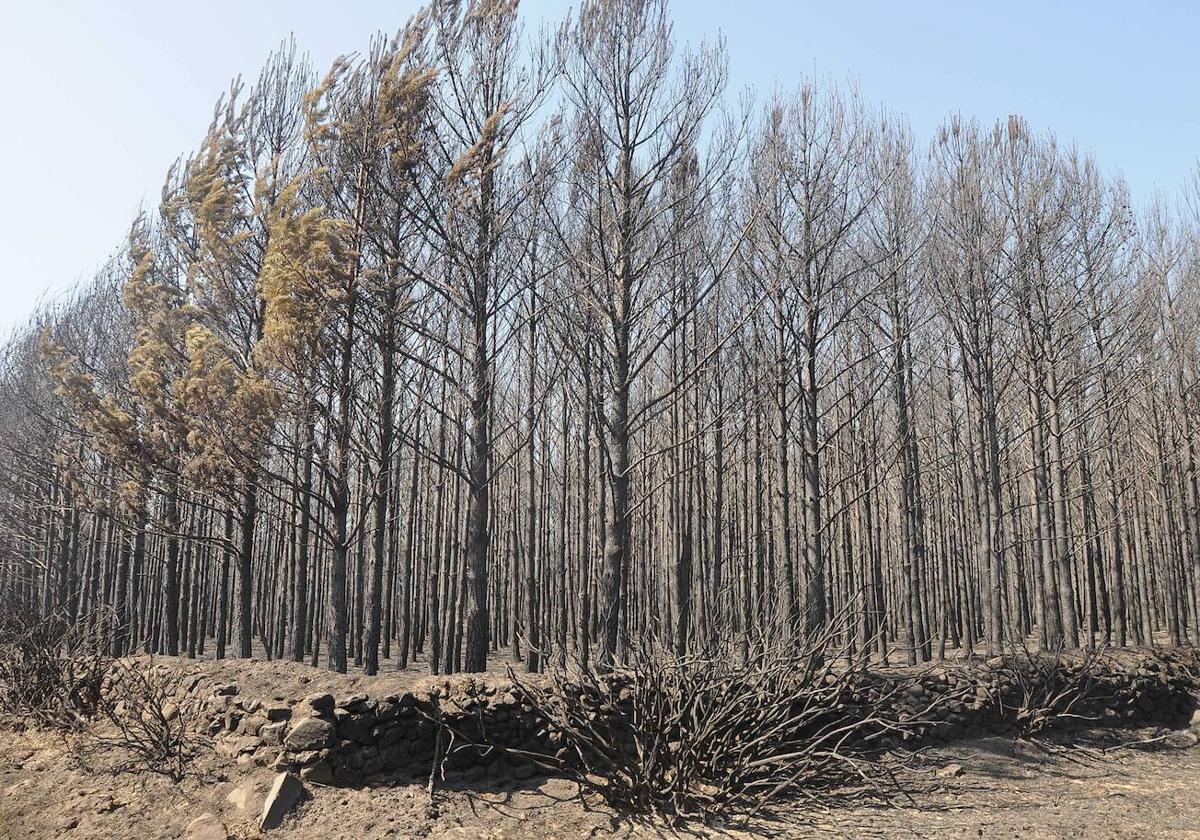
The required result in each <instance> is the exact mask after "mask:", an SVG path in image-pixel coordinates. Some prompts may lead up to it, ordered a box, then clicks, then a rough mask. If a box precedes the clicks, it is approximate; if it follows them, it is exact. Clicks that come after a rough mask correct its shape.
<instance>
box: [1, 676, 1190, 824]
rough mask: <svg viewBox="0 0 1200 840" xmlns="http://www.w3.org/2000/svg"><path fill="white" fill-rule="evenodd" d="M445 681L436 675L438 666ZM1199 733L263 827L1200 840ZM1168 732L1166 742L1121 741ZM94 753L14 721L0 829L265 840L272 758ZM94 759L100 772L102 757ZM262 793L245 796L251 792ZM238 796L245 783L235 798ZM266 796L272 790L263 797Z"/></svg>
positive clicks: (287, 681) (964, 748)
mask: <svg viewBox="0 0 1200 840" xmlns="http://www.w3.org/2000/svg"><path fill="white" fill-rule="evenodd" d="M197 665H198V667H200V668H201V669H203V670H206V671H207V670H209V669H210V668H212V669H214V675H215V669H217V668H219V669H220V670H219V674H220V676H221V677H222V678H223V679H224V680H225V681H229V682H237V683H238V684H239V688H240V693H241V694H242V695H243V696H268V697H269V696H272V695H274V694H280V695H290V696H294V695H296V694H304V693H309V692H312V691H317V690H322V691H334V692H335V693H336V694H338V695H344V694H345V693H347V692H348V691H352V690H358V691H369V692H370V693H373V694H385V693H389V692H392V691H397V690H399V689H401V688H404V689H412V688H415V687H418V686H419V684H420V683H422V682H424V681H425V680H426V679H430V678H425V677H422V678H417V677H415V675H414V676H406V675H403V674H400V675H394V676H388V677H378V678H367V677H361V676H360V677H355V676H340V675H336V674H329V673H328V672H325V671H319V670H316V669H311V668H308V667H306V666H301V665H296V664H294V663H289V662H282V663H281V662H272V663H264V662H253V661H251V662H244V661H236V660H234V661H227V662H225V663H222V664H221V665H220V666H217V665H215V664H213V665H209V664H208V663H197ZM434 679H436V678H434ZM1196 732H1197V731H1193V732H1187V731H1179V732H1163V731H1159V730H1107V731H1105V732H1103V733H1102V734H1101V733H1097V734H1095V735H1093V736H1089V738H1088V741H1087V742H1086V743H1085V744H1078V743H1077V744H1076V745H1074V746H1073V747H1072V748H1070V749H1064V748H1063V747H1062V746H1061V745H1058V746H1051V745H1044V744H1041V745H1039V744H1032V743H1025V742H1014V741H1013V740H1011V739H1004V738H984V739H977V740H973V741H963V742H959V743H957V744H953V745H950V746H946V747H942V748H939V749H936V750H933V751H930V752H928V753H926V754H924V755H923V756H922V757H921V759H920V761H919V763H917V765H916V766H915V767H914V768H913V769H912V770H911V771H906V772H905V774H904V776H903V779H904V786H905V790H906V794H907V795H906V796H905V797H902V798H895V799H893V800H891V801H888V802H871V803H868V802H864V801H861V800H850V801H847V802H825V803H822V804H820V805H814V804H812V803H799V802H794V803H781V804H780V806H779V808H778V811H777V812H776V813H775V814H773V815H771V817H769V818H765V819H759V820H757V821H755V822H751V823H733V824H730V825H727V826H719V827H704V826H698V825H696V826H690V827H684V828H671V827H668V826H665V825H660V824H655V823H650V822H645V821H635V820H629V819H626V818H622V817H619V816H618V815H616V814H614V813H613V812H612V810H611V809H609V808H607V807H605V806H604V805H603V804H602V803H598V802H589V801H585V800H584V799H582V798H581V797H580V795H579V791H578V789H577V788H576V787H575V786H574V785H573V784H571V783H569V782H567V781H565V780H562V779H545V778H542V779H533V780H530V781H528V782H522V783H516V785H515V786H510V787H508V788H507V789H503V790H496V789H492V790H470V789H465V788H451V789H439V790H438V791H437V793H436V794H435V798H434V800H433V807H431V806H430V799H429V796H428V794H427V793H426V790H425V788H424V786H423V785H419V784H409V783H382V784H376V785H373V786H370V787H364V788H356V789H340V788H332V787H322V786H319V785H312V784H310V785H308V786H307V787H308V792H309V797H308V798H307V799H306V800H305V801H304V802H302V803H301V804H300V805H299V806H298V807H297V808H296V809H295V810H294V811H293V812H292V813H291V814H290V815H289V816H288V818H287V819H286V821H285V822H284V824H283V825H282V826H281V827H280V828H278V829H275V830H272V831H270V832H267V833H265V834H263V835H261V836H262V837H264V838H268V840H270V838H280V840H300V838H322V840H336V839H337V838H352V840H371V838H462V840H491V839H492V838H495V839H496V840H498V839H499V838H509V839H510V840H524V839H525V838H529V840H551V839H552V838H555V839H560V840H568V839H569V838H576V837H580V838H583V837H588V838H609V837H613V838H648V837H654V838H659V837H662V838H667V837H705V838H709V837H712V838H731V840H742V838H750V837H795V838H807V837H845V838H891V837H945V838H979V837H984V838H1059V837H1075V838H1150V837H1172V838H1195V839H1196V840H1200V796H1197V791H1200V747H1198V746H1196V741H1197V738H1196ZM1147 739H1156V740H1155V741H1154V743H1153V744H1151V745H1142V746H1139V747H1120V746H1119V745H1123V744H1127V743H1129V742H1141V741H1146V740H1147ZM107 758H108V757H106V756H105V755H103V754H99V755H95V756H93V757H92V758H91V759H89V761H88V766H87V767H85V766H84V765H83V764H82V763H81V761H80V759H79V756H78V755H77V753H76V752H75V751H74V749H73V747H72V744H71V743H70V742H68V741H65V740H63V739H62V738H61V737H60V736H56V735H53V734H50V733H46V732H38V731H26V732H3V733H0V838H3V840H8V839H9V838H13V840H50V838H101V837H104V838H138V840H140V839H141V838H154V839H155V840H157V839H158V838H162V840H166V838H180V837H185V836H187V834H186V827H187V826H188V825H189V823H191V822H192V821H193V820H194V819H196V818H197V817H199V816H200V815H201V814H205V813H209V814H213V815H215V816H216V817H217V818H218V819H219V820H220V821H221V822H222V823H223V824H224V826H225V827H226V828H227V829H228V832H229V836H230V837H232V838H238V840H246V839H247V838H257V837H259V836H260V835H259V833H258V832H257V830H256V828H255V824H256V821H257V816H258V809H259V808H261V801H262V799H261V795H262V791H263V790H264V789H265V787H266V785H268V784H269V783H270V781H271V779H272V777H273V775H274V774H273V773H272V772H271V771H270V770H269V769H265V768H257V767H253V766H239V765H237V764H236V763H235V762H234V761H233V759H231V758H225V757H222V756H218V755H217V754H215V753H214V752H211V751H206V752H205V753H204V755H203V756H202V757H201V758H200V759H199V760H198V763H197V765H196V768H195V769H196V771H197V772H196V773H195V774H194V775H193V776H190V777H189V778H187V779H185V780H184V781H183V782H181V783H175V782H172V781H171V780H169V779H168V778H166V777H165V776H158V775H153V774H141V775H128V774H126V775H120V776H113V775H111V774H109V773H107V772H106V771H105V770H104V769H103V768H104V767H105V766H106V764H107V763H108V762H107ZM89 768H90V769H89ZM238 792H243V793H247V796H246V797H245V798H244V799H243V800H242V801H244V802H247V803H249V804H248V806H243V807H241V808H239V806H238V797H237V793H238ZM231 794H233V796H232V797H231ZM256 797H257V798H256Z"/></svg>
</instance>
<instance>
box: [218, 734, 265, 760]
mask: <svg viewBox="0 0 1200 840" xmlns="http://www.w3.org/2000/svg"><path fill="white" fill-rule="evenodd" d="M258 744H259V741H258V739H257V738H254V737H251V736H247V737H244V738H228V737H227V738H220V739H218V740H217V746H216V752H217V755H222V756H226V757H228V758H233V757H234V756H238V755H244V754H246V753H250V752H254V750H256V749H257V748H258Z"/></svg>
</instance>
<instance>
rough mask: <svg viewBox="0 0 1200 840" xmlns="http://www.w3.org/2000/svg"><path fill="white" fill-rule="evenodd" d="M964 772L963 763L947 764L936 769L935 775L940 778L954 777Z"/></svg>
mask: <svg viewBox="0 0 1200 840" xmlns="http://www.w3.org/2000/svg"><path fill="white" fill-rule="evenodd" d="M962 774H963V768H962V765H961V764H947V765H946V766H945V767H939V768H938V769H937V770H936V771H934V774H933V775H935V776H937V777H938V778H939V779H954V778H957V777H958V776H961V775H962Z"/></svg>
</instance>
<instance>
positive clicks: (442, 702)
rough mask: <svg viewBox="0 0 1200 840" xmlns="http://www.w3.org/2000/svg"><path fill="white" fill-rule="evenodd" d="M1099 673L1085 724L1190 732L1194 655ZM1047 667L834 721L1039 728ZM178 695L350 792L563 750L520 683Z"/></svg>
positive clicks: (955, 677) (878, 676)
mask: <svg viewBox="0 0 1200 840" xmlns="http://www.w3.org/2000/svg"><path fill="white" fill-rule="evenodd" d="M1101 665H1102V666H1101V667H1099V668H1097V669H1095V670H1094V671H1093V673H1094V674H1095V678H1094V679H1093V680H1092V682H1091V683H1090V685H1089V690H1088V694H1087V699H1086V700H1085V701H1084V702H1083V703H1080V704H1078V705H1076V706H1074V707H1073V708H1072V709H1071V711H1072V713H1073V714H1074V715H1078V716H1080V717H1081V718H1085V719H1086V720H1085V721H1084V723H1086V724H1087V725H1097V724H1101V725H1103V724H1109V725H1126V726H1145V725H1164V726H1185V725H1187V723H1188V722H1189V719H1190V718H1191V716H1192V714H1193V712H1194V709H1195V706H1196V695H1195V692H1196V690H1197V686H1200V659H1198V657H1197V654H1196V651H1195V650H1165V649H1154V650H1144V651H1136V652H1134V651H1123V652H1121V653H1120V654H1119V655H1118V654H1114V655H1112V656H1109V657H1106V658H1104V660H1103V661H1102V663H1101ZM1053 673H1054V671H1053V669H1047V668H1045V667H1044V666H1043V667H1042V668H1041V669H1039V667H1034V666H1030V665H1029V664H1028V663H1026V664H1022V662H1021V660H1014V659H1009V658H1001V657H997V658H994V659H990V660H987V661H985V662H980V663H977V664H966V665H963V664H955V665H953V666H950V665H937V666H927V667H924V668H921V669H899V670H894V671H873V672H867V673H863V674H860V675H859V676H857V677H856V678H855V679H853V680H847V681H846V683H845V685H846V687H845V690H844V693H843V695H842V697H841V702H840V703H839V711H838V712H837V713H838V714H848V715H855V714H866V713H868V712H870V713H873V714H874V715H875V716H877V717H880V718H882V719H884V720H887V721H893V722H895V723H896V724H898V725H897V726H896V727H895V728H894V730H892V732H891V734H890V735H889V736H888V737H889V738H890V739H891V740H893V741H895V742H899V741H906V742H908V743H909V744H910V745H911V744H917V743H924V742H931V741H948V740H954V739H958V738H963V737H973V736H978V735H983V734H995V733H1005V732H1013V731H1019V730H1022V729H1029V728H1031V727H1034V726H1036V725H1038V724H1039V721H1036V720H1030V719H1028V718H1021V714H1022V708H1023V701H1024V699H1025V697H1026V696H1027V694H1028V693H1030V692H1034V693H1036V692H1043V693H1046V694H1047V695H1052V694H1053V692H1054V690H1055V686H1054V685H1053V684H1052V683H1053V682H1054V677H1053ZM1047 675H1049V676H1047ZM1048 682H1049V683H1051V684H1047V683H1048ZM183 690H184V692H185V693H186V695H187V697H186V698H184V699H183V701H182V702H186V703H188V704H189V707H190V708H189V710H190V711H192V712H194V713H195V714H196V716H197V720H199V721H200V725H201V726H202V727H203V728H204V729H206V730H207V734H208V735H211V736H213V737H214V740H215V745H216V749H217V750H218V752H221V753H223V754H225V755H229V756H232V757H236V759H237V761H238V762H239V763H243V764H256V765H260V766H270V767H272V768H274V769H276V770H293V771H297V772H298V773H299V774H300V776H301V778H303V779H304V780H306V781H310V782H314V783H318V784H334V785H357V784H360V783H362V782H363V781H364V780H366V779H368V778H370V777H372V776H376V775H380V774H389V775H398V776H401V777H409V778H411V779H422V780H423V779H425V778H427V777H428V776H429V773H430V771H431V768H432V766H433V763H434V758H435V755H440V756H444V758H445V761H444V764H443V768H444V778H445V780H446V781H450V782H464V783H484V784H493V783H497V784H498V783H501V782H504V781H509V780H514V779H515V780H520V779H524V778H528V777H531V776H533V775H536V774H537V772H538V766H537V764H536V762H535V761H533V760H531V759H530V757H529V756H535V757H536V756H553V755H554V754H555V750H556V749H557V748H558V739H557V736H556V734H555V733H553V732H552V731H549V728H548V727H547V726H546V725H545V723H544V721H542V720H540V719H539V717H538V715H537V714H536V713H535V712H534V710H533V708H532V707H531V706H530V705H529V704H528V703H526V702H524V701H523V700H522V698H521V697H520V696H519V692H518V690H517V689H515V688H514V687H513V686H511V685H506V684H495V685H493V684H489V683H487V682H483V681H480V680H475V679H470V678H458V679H455V680H447V681H445V682H444V683H442V684H440V685H439V686H437V687H436V689H433V690H425V691H422V692H418V693H401V694H390V695H387V696H383V697H371V696H368V695H366V694H354V695H349V696H345V697H341V698H335V697H334V696H332V695H330V694H325V693H318V694H312V695H309V696H307V697H304V698H302V699H293V698H285V697H278V696H277V697H271V698H255V697H245V696H241V695H240V694H239V691H238V687H237V686H236V685H233V684H224V685H211V684H208V685H206V684H204V682H203V680H202V678H198V677H197V678H194V679H193V680H192V681H191V682H190V683H189V684H187V685H185V686H184V687H183ZM621 694H622V693H621V692H614V699H613V703H614V705H615V706H617V707H620V706H621V705H622V704H623V703H629V702H630V698H629V692H628V690H627V689H626V690H625V691H624V692H623V696H624V699H623V700H622V699H620V696H621ZM182 702H181V705H182ZM1024 705H1025V706H1028V705H1029V704H1024ZM1034 705H1036V704H1034ZM1028 711H1029V710H1028V709H1025V714H1028ZM1058 724H1059V721H1055V725H1058Z"/></svg>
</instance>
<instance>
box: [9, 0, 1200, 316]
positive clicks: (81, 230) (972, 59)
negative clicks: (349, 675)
mask: <svg viewBox="0 0 1200 840" xmlns="http://www.w3.org/2000/svg"><path fill="white" fill-rule="evenodd" d="M417 5H418V3H417V2H416V0H390V2H384V1H383V0H341V2H337V3H329V2H323V3H322V2H313V1H312V0H203V2H196V1H195V0H193V2H178V0H156V2H154V1H151V0H125V2H117V1H116V0H0V12H2V14H0V78H3V79H4V80H5V96H4V101H3V107H4V112H3V113H4V118H3V121H2V122H0V176H2V177H0V190H2V191H3V192H2V194H3V200H2V201H0V330H3V331H4V332H7V331H8V329H9V328H10V326H11V325H12V324H14V323H16V322H18V321H20V320H23V319H24V317H25V316H26V315H27V314H28V313H29V312H30V311H31V310H32V309H33V307H34V305H35V303H36V301H37V299H38V298H39V297H41V296H43V295H44V294H47V293H50V294H53V293H56V292H59V291H60V290H62V289H63V288H65V287H67V286H70V285H71V284H72V283H74V282H75V281H76V280H78V279H79V278H83V277H86V276H88V275H90V274H91V273H92V272H93V271H94V270H95V269H96V267H97V266H99V265H100V264H101V263H102V262H103V261H104V259H105V257H106V256H107V255H108V254H109V253H110V252H111V251H112V250H113V248H114V247H115V246H116V245H117V244H118V242H119V241H120V239H121V238H122V237H123V236H124V234H125V232H126V231H127V230H128V226H129V223H130V220H131V218H132V216H133V214H134V212H135V211H136V210H137V208H138V206H139V205H140V204H142V203H143V202H145V203H146V204H147V205H151V204H153V203H154V202H155V201H156V200H157V197H158V191H159V188H160V186H161V184H162V178H163V175H164V173H165V172H166V169H167V166H168V165H169V164H170V163H171V161H172V160H173V159H174V158H175V157H176V156H178V155H179V154H180V153H183V152H185V151H187V150H189V149H191V148H194V146H195V145H196V143H197V142H198V141H199V139H200V138H201V136H202V134H203V132H204V130H205V128H206V127H207V125H208V121H209V118H210V116H211V112H212V104H213V102H214V100H215V99H216V97H217V95H218V94H220V93H221V92H222V91H223V90H225V89H227V87H228V84H229V80H230V79H231V78H232V77H233V76H235V75H238V74H241V75H243V76H244V77H247V78H249V79H252V78H253V77H254V76H255V75H256V73H257V70H258V67H259V66H260V64H261V63H262V60H263V59H264V58H265V56H266V55H267V53H268V52H269V51H270V50H271V49H272V48H273V47H275V46H276V45H278V44H279V43H280V41H282V40H283V39H284V38H286V37H287V35H288V34H289V33H295V36H296V39H297V42H298V44H299V46H300V48H301V49H302V50H307V51H308V52H309V53H310V54H311V56H312V58H313V62H314V64H315V65H316V66H317V67H318V68H319V69H320V70H324V68H326V67H327V66H328V64H329V63H330V61H331V60H332V59H333V58H334V57H335V56H337V55H339V54H342V53H347V52H352V51H355V50H358V49H360V48H361V47H363V46H364V45H365V44H366V42H367V40H368V39H369V38H370V36H371V34H372V33H374V32H377V31H387V32H389V33H390V32H392V31H394V30H395V29H396V28H397V27H398V26H399V25H400V24H402V23H403V21H404V20H405V19H406V18H407V17H408V16H409V15H410V14H411V13H412V12H413V10H414V9H415V8H416V7H417ZM571 6H572V3H571V2H570V0H524V2H523V3H522V7H523V8H524V14H525V17H526V19H527V20H528V21H529V22H530V23H531V24H536V22H538V21H540V20H542V19H546V20H556V19H558V18H560V17H561V16H562V15H563V14H564V13H565V12H566V10H567V9H569V8H570V7H571ZM1048 7H1050V8H1048ZM674 17H675V20H676V30H677V33H678V35H679V37H680V38H681V39H682V40H692V41H694V40H697V39H698V38H700V37H702V36H704V35H706V34H707V35H715V34H716V33H718V32H720V33H723V34H724V36H725V38H726V41H727V45H728V49H729V57H730V64H731V78H732V83H733V84H732V87H734V88H735V89H736V88H740V87H744V86H747V85H749V86H753V87H755V88H757V89H758V90H759V91H761V92H767V91H769V90H770V89H771V88H773V87H775V86H776V85H778V86H781V87H784V88H786V87H791V86H793V85H794V84H795V83H796V81H797V80H798V79H799V77H800V76H801V74H805V75H812V74H813V73H814V72H816V73H817V74H819V75H822V76H831V77H833V78H834V79H837V80H847V79H853V80H855V81H857V83H858V84H859V87H860V89H861V91H862V93H863V95H864V98H865V100H866V101H867V102H869V103H882V104H884V105H886V106H888V107H889V108H891V109H892V110H895V111H900V112H903V113H905V114H907V115H908V117H909V119H910V121H911V124H912V126H913V129H914V131H915V133H916V135H917V138H918V141H919V142H921V143H922V144H924V143H925V142H926V141H927V140H928V139H929V138H930V137H931V136H932V135H933V131H934V129H935V128H936V127H937V125H938V124H939V123H940V122H941V121H942V120H943V119H945V117H946V116H947V115H948V114H950V113H953V112H956V111H957V112H961V113H963V114H964V115H968V116H977V117H979V118H980V119H982V120H984V121H986V122H991V121H993V120H995V119H997V118H1000V117H1004V116H1006V115H1008V114H1010V113H1020V114H1023V115H1024V116H1025V117H1027V118H1028V119H1029V121H1030V122H1031V124H1032V125H1033V126H1034V127H1035V128H1036V129H1038V130H1043V129H1051V130H1053V131H1054V132H1055V133H1056V134H1057V135H1058V136H1059V138H1060V139H1061V140H1063V141H1074V142H1076V143H1078V145H1080V146H1081V147H1083V148H1085V149H1089V150H1091V151H1093V152H1094V153H1095V155H1096V157H1097V158H1098V159H1099V161H1100V163H1101V164H1102V165H1103V166H1104V167H1105V168H1106V169H1108V170H1110V171H1119V172H1122V173H1123V174H1124V175H1125V176H1126V178H1127V179H1128V181H1129V183H1130V186H1131V188H1132V190H1133V194H1134V198H1135V200H1136V201H1138V202H1139V203H1141V202H1144V201H1145V200H1146V199H1147V198H1148V197H1149V196H1150V195H1152V194H1153V192H1154V191H1155V190H1156V189H1161V190H1164V191H1166V192H1167V193H1168V194H1169V195H1171V196H1174V195H1175V193H1176V191H1177V190H1178V189H1179V187H1180V186H1181V185H1182V184H1183V182H1184V180H1185V179H1186V177H1187V176H1188V173H1189V172H1190V171H1191V169H1192V168H1193V167H1194V166H1195V162H1196V159H1197V155H1200V51H1198V50H1197V48H1196V44H1195V40H1196V35H1197V33H1200V4H1195V3H1192V2H1187V0H1177V2H1175V3H1167V2H1137V3H1132V2H1127V1H1124V2H1118V0H1094V1H1093V2H1083V0H1079V2H1057V3H1055V2H1048V0H1042V2H1030V0H1003V1H1002V2H973V1H972V0H959V2H928V1H927V0H910V2H896V0H893V2H882V1H881V0H857V2H854V1H853V0H850V1H848V0H840V1H839V0H829V2H809V0H735V2H721V0H687V2H685V0H675V2H674ZM530 28H532V27H530Z"/></svg>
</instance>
